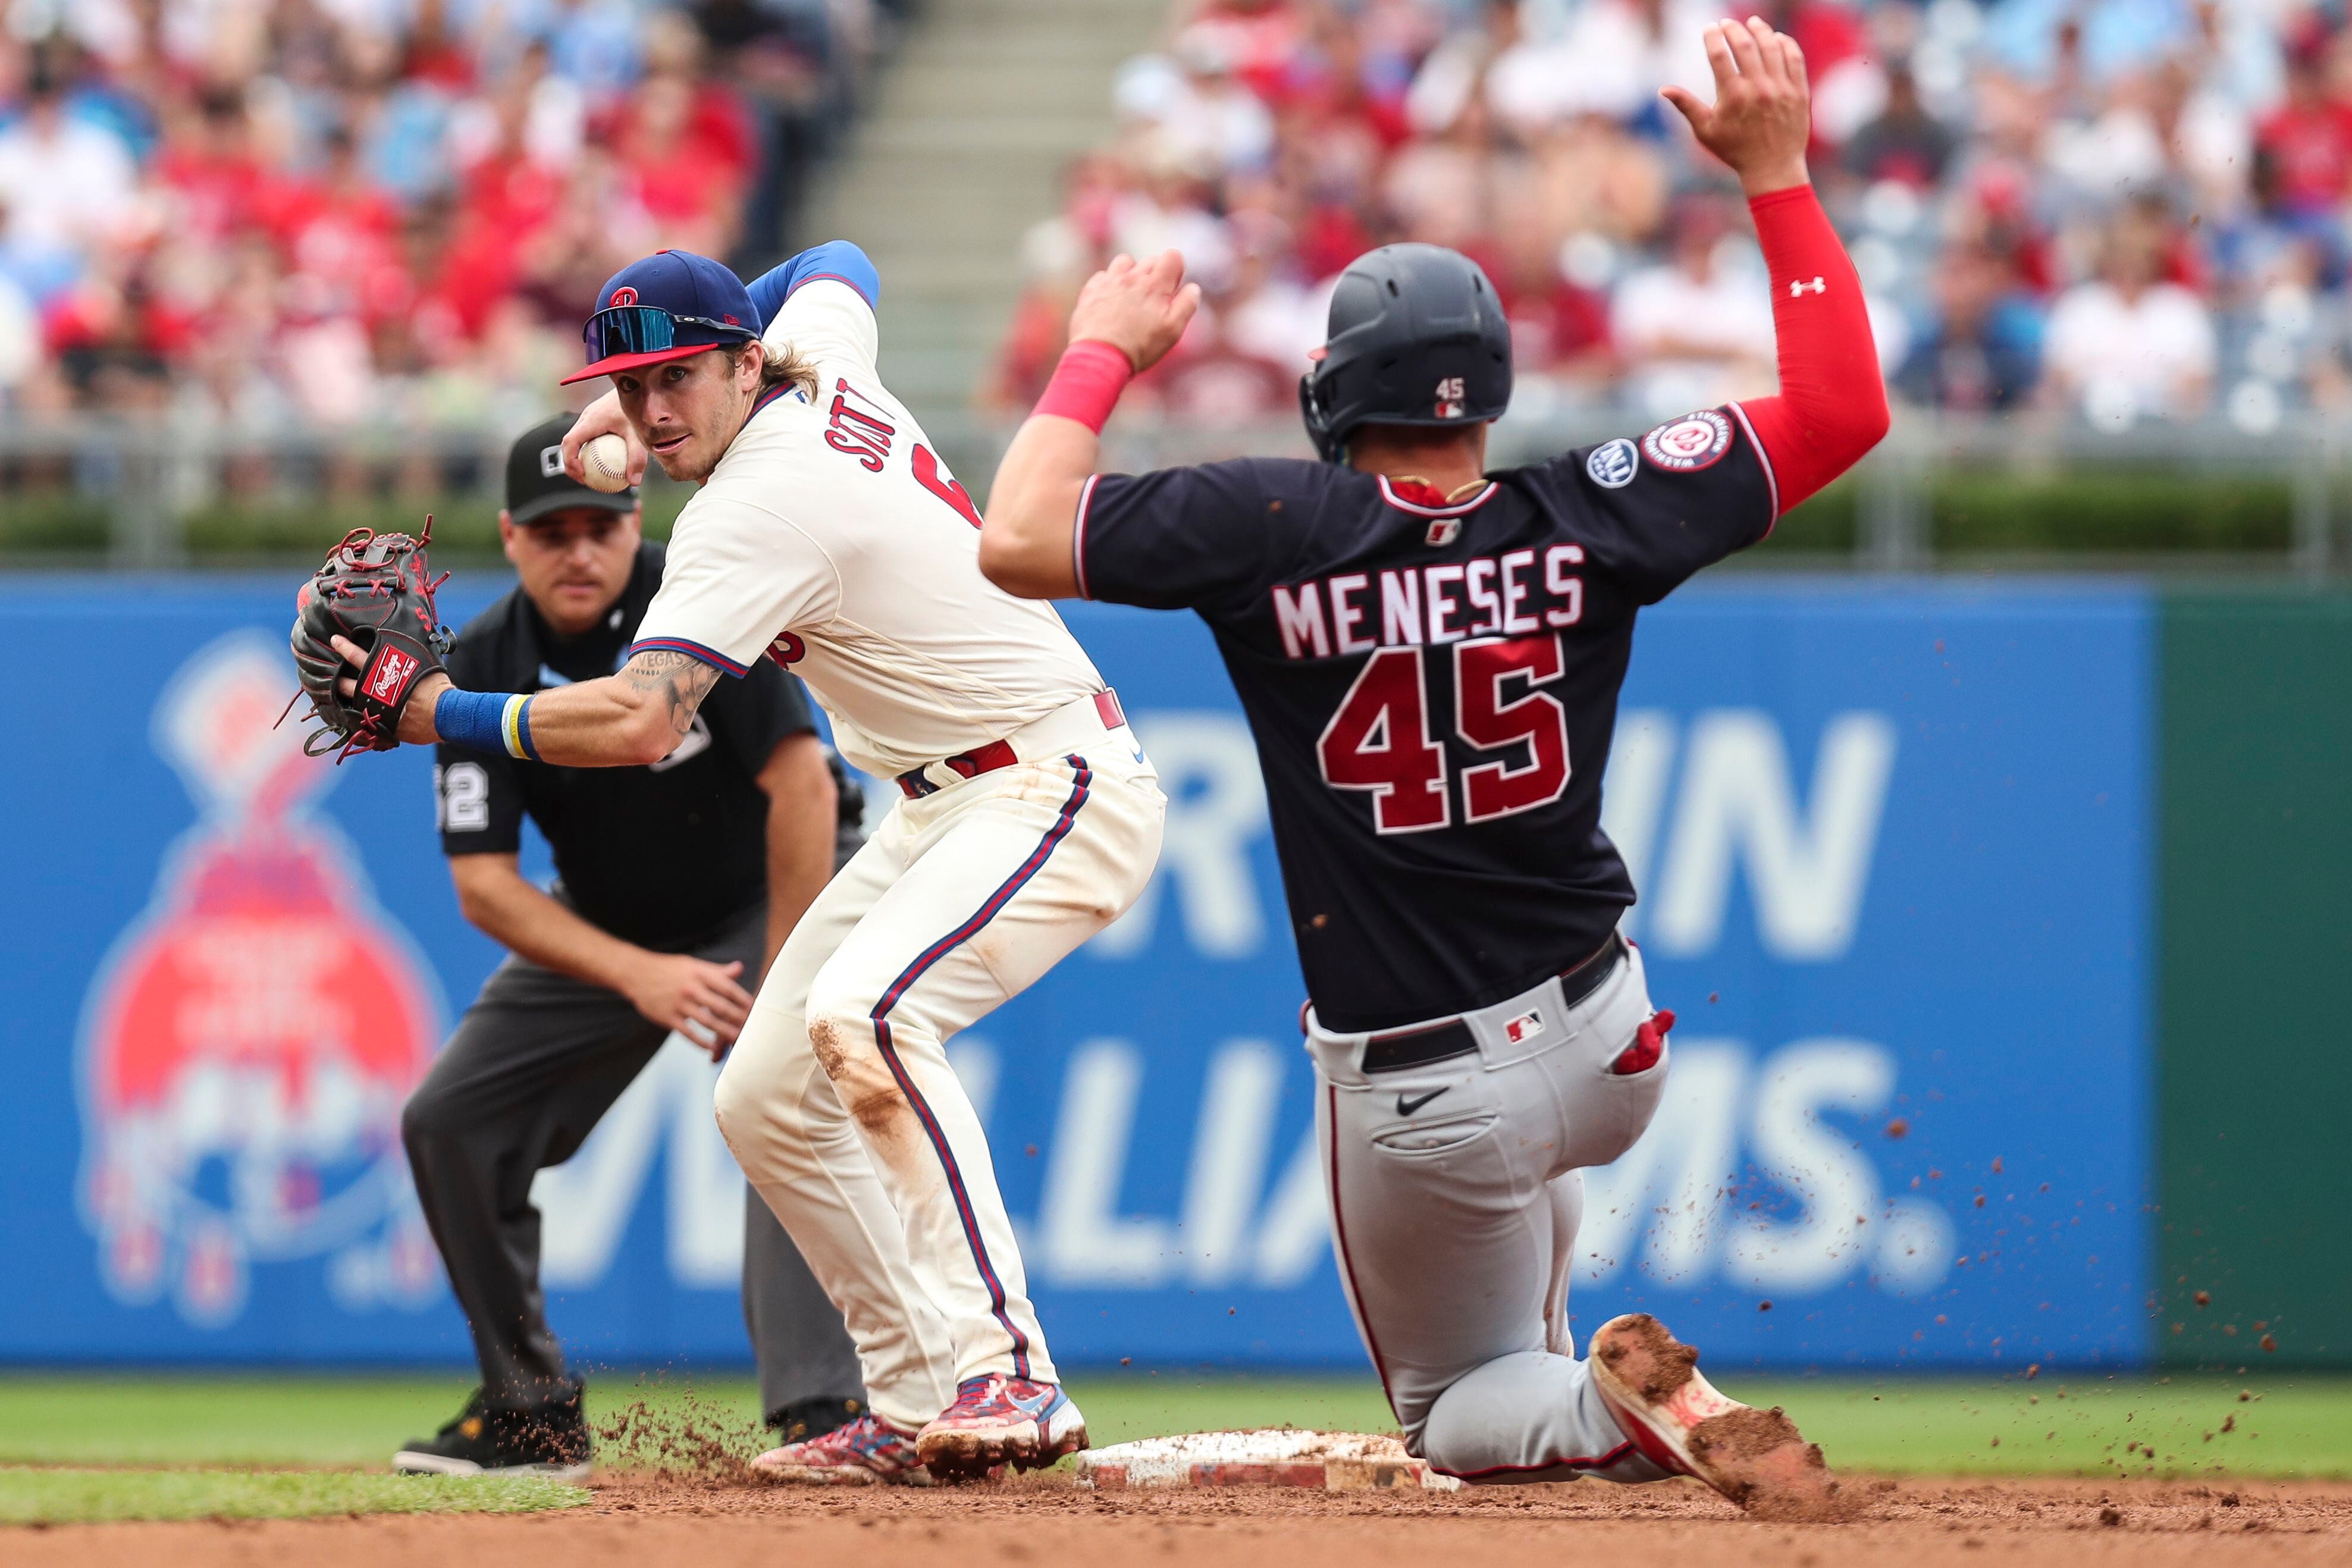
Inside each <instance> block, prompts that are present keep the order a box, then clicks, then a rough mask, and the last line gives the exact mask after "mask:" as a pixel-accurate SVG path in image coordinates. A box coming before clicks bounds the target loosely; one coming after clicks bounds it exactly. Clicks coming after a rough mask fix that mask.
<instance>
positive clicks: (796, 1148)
mask: <svg viewBox="0 0 2352 1568" xmlns="http://www.w3.org/2000/svg"><path fill="white" fill-rule="evenodd" d="M1167 806H1168V802H1167V800H1166V798H1165V797H1164V796H1163V795H1161V794H1160V788H1159V782H1158V779H1157V777H1156V776H1155V775H1154V773H1152V770H1151V768H1150V764H1149V763H1145V762H1143V761H1142V760H1141V756H1140V752H1139V750H1138V748H1137V747H1136V744H1135V742H1134V738H1133V736H1132V735H1131V733H1130V732H1129V731H1128V730H1126V729H1125V728H1124V727H1121V728H1119V729H1117V730H1112V731H1103V732H1098V733H1097V738H1095V739H1093V740H1090V741H1089V742H1088V743H1087V749H1086V750H1085V751H1084V752H1080V753H1077V754H1075V755H1071V756H1068V757H1062V758H1056V759H1055V760H1052V761H1046V762H1034V763H1016V764H1014V765H1013V766H1011V767H1006V768H1001V769H998V770H996V771H995V772H993V773H982V774H981V775H980V776H978V777H977V778H972V779H966V780H963V781H961V782H959V783H956V784H950V785H949V786H948V787H946V788H944V789H941V790H940V791H939V792H938V793H937V794H934V795H926V796H924V797H922V798H920V799H915V800H906V799H902V800H900V801H898V803H897V804H896V805H894V806H893V807H892V809H891V811H890V814H889V816H887V817H886V818H885V819H884V820H883V822H882V824H881V826H880V827H879V828H878V829H877V831H876V833H875V835H874V837H872V838H871V839H869V840H868V841H867V843H866V847H865V848H864V849H863V850H861V851H859V852H858V854H857V855H856V856H855V857H854V858H852V859H851V860H850V862H849V864H848V865H846V866H845V867H843V868H842V869H841V872H840V874H839V875H837V876H836V877H835V878H834V879H833V881H832V882H831V883H830V884H829V885H828V886H827V887H826V888H825V889H824V892H823V893H822V894H820V895H819V896H818V898H817V900H816V902H815V903H814V904H813V905H811V906H810V908H809V910H808V912H807V913H806V914H805V915H803V916H802V917H801V922H800V924H799V925H798V926H797V927H795V928H794V930H793V934H792V936H791V938H790V939H789V940H788V941H787V942H785V943H784V947H783V951H782V952H781V953H779V954H778V955H777V957H776V963H775V966H774V968H773V969H772V971H771V973H769V976H768V979H767V983H766V984H763V985H761V987H760V991H759V996H758V1000H757V1002H756V1004H755V1005H754V1006H753V1007H752V1010H751V1020H750V1022H749V1023H748V1024H747V1025H746V1026H745V1027H744V1030H743V1033H742V1036H741V1037H740V1039H739V1040H738V1041H737V1042H736V1045H735V1048H734V1050H733V1051H732V1052H731V1053H730V1056H729V1058H728V1060H727V1065H726V1068H725V1070H724V1071H723V1072H721V1073H720V1074H719V1090H718V1114H719V1131H721V1132H722V1133H724V1134H725V1135H726V1139H727V1142H728V1145H729V1146H730V1148H732V1149H733V1150H734V1152H735V1157H736V1159H737V1160H738V1161H739V1162H740V1163H741V1164H742V1166H743V1170H744V1173H745V1174H747V1175H748V1176H750V1177H751V1182H752V1184H753V1185H755V1186H757V1187H758V1188H759V1190H760V1193H761V1196H763V1197H765V1198H766V1199H767V1202H768V1206H769V1207H771V1208H772V1209H773V1210H774V1211H775V1213H776V1217H777V1218H778V1219H779V1220H781V1221H782V1223H783V1226H784V1228H785V1229H786V1230H787V1231H789V1232H791V1233H792V1237H793V1241H794V1243H796V1244H797V1245H798V1246H799V1247H800V1250H801V1254H802V1256H803V1257H804V1258H807V1259H808V1263H809V1267H810V1268H811V1269H812V1270H813V1271H814V1273H815V1275H816V1277H817V1279H818V1280H819V1281H820V1282H821V1283H822V1284H823V1285H824V1289H825V1293H826V1294H827V1295H828V1296H830V1297H831V1298H832V1299H833V1301H834V1304H835V1306H837V1307H839V1308H840V1309H841V1312H842V1316H843V1318H844V1320H845V1321H846V1322H847V1323H848V1325H849V1331H850V1335H851V1337H852V1338H854V1339H855V1340H856V1342H857V1353H858V1360H859V1362H860V1363H861V1366H862V1368H863V1371H864V1373H865V1376H866V1394H867V1397H868V1398H869V1400H870V1401H871V1402H872V1405H873V1407H874V1410H875V1412H876V1414H877V1415H880V1416H882V1417H883V1419H885V1420H887V1421H889V1422H891V1423H892V1424H894V1425H896V1426H901V1427H907V1428H910V1429H911V1428H916V1427H919V1426H922V1425H923V1424H924V1423H926V1422H928V1421H929V1420H930V1419H931V1418H932V1417H933V1416H935V1415H938V1414H939V1413H940V1411H942V1410H944V1409H945V1408H947V1406H948V1405H950V1404H951V1403H952V1402H953V1401H954V1398H955V1386H956V1384H958V1383H959V1382H961V1381H962V1380H963V1379H965V1378H969V1377H976V1376H980V1375H982V1374H984V1373H1004V1374H1007V1375H1011V1376H1020V1377H1031V1378H1036V1379H1038V1380H1040V1381H1044V1382H1054V1381H1056V1379H1055V1372H1054V1363H1053V1359H1052V1357H1051V1356H1050V1355H1048V1354H1047V1352H1046V1349H1045V1335H1044V1333H1043V1332H1042V1331H1041V1330H1040V1329H1039V1327H1038V1324H1037V1314H1036V1311H1035V1310H1034V1308H1033V1307H1032V1306H1031V1305H1030V1302H1029V1293H1028V1285H1027V1280H1026V1277H1025V1275H1024V1271H1023V1269H1022V1266H1021V1256H1020V1253H1019V1251H1018V1250H1017V1248H1016V1247H1015V1246H1014V1244H1013V1227H1012V1225H1011V1223H1010V1221H1009V1220H1008V1219H1007V1218H1006V1216H1005V1212H1004V1200H1003V1196H1002V1195H1000V1194H999V1193H998V1192H997V1187H996V1173H995V1168H994V1166H993V1164H992V1163H991V1161H990V1159H989V1152H988V1140H987V1137H986V1135H985V1133H984V1132H983V1131H982V1128H981V1125H980V1120H979V1118H978V1117H977V1116H975V1115H974V1114H973V1112H972V1108H971V1100H969V1099H967V1098H966V1096H965V1094H964V1091H963V1089H962V1087H961V1085H960V1084H959V1083H958V1082H957V1081H956V1076H955V1074H954V1072H953V1071H952V1070H951V1069H950V1068H949V1066H948V1059H947V1057H946V1055H945V1053H944V1051H943V1049H942V1047H943V1045H944V1042H945V1041H946V1040H947V1039H948V1037H950V1036H951V1035H953V1034H954V1033H955V1032H956V1031H957V1030H959V1029H961V1028H964V1027H966V1026H969V1025H971V1024H972V1023H974V1022H976V1021H977V1020H979V1019H981V1018H982V1017H984V1016H987V1015H988V1014H989V1013H990V1012H991V1011H992V1009H994V1008H995V1007H996V1006H997V1005H999V1004H1000V1003H1003V1001H1004V1000H1005V999H1007V998H1008V997H1011V996H1014V995H1017V994H1020V993H1021V992H1022V991H1023V990H1024V989H1026V988H1027V987H1028V986H1029V985H1030V984H1033V983H1034V982H1035V981H1036V980H1037V979H1038V978H1039V977H1040V976H1042V975H1043V974H1044V973H1045V972H1046V971H1047V970H1049V969H1051V968H1053V967H1054V965H1055V963H1059V962H1060V961H1061V960H1062V959H1063V958H1064V957H1065V956H1066V955H1067V954H1068V953H1069V952H1072V951H1073V950H1074V949H1076V947H1077V946H1078V945H1079V944H1080V943H1082V942H1085V941H1086V940H1087V938H1088V937H1091V936H1092V935H1094V934H1095V932H1097V931H1100V930H1102V928H1103V927H1105V926H1107V925H1108V924H1109V923H1110V922H1111V921H1114V920H1116V919H1118V917H1119V916H1120V915H1121V914H1122V913H1124V912H1125V911H1126V910H1127V908H1128V906H1129V904H1131V903H1133V902H1134V901H1135V900H1136V898H1137V896H1138V895H1139V894H1140V893H1141V892H1142V890H1143V887H1144V883H1145V882H1146V881H1147V880H1148V879H1150V875H1151V868H1152V866H1153V864H1154V863H1155V862H1156V861H1157V860H1158V859H1159V858H1160V829H1161V826H1162V824H1163V821H1164V819H1165V816H1166V813H1167Z"/></svg>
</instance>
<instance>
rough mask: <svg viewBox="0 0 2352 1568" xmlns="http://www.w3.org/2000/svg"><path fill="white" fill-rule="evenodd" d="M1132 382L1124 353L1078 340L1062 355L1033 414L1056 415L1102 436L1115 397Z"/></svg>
mask: <svg viewBox="0 0 2352 1568" xmlns="http://www.w3.org/2000/svg"><path fill="white" fill-rule="evenodd" d="M1134 379H1135V367H1134V366H1133V365H1131V364H1129V363H1127V355H1126V353H1124V352H1123V351H1121V350H1119V349H1116V348H1113V347H1112V346H1111V345H1110V344H1108V343H1107V342H1102V341H1100V340H1099V339H1096V338H1080V339H1079V340H1078V341H1077V342H1074V343H1072V344H1071V345H1070V346H1069V347H1068V348H1066V349H1064V350H1063V351H1062V363H1059V364H1057V365H1055V367H1054V379H1053V380H1051V381H1049V382H1047V383H1046V384H1045V394H1044V395H1042V396H1040V397H1039V398H1038V399H1037V406H1036V407H1035V408H1034V409H1033V410H1031V413H1032V414H1033V415H1036V414H1058V415H1060V416H1062V417H1063V418H1065V419H1075V420H1076V421H1077V422H1078V423H1079V424H1081V425H1083V426H1086V427H1087V429H1089V430H1091V431H1093V432H1094V433H1095V434H1096V435H1097V436H1099V435H1101V434H1102V427H1103V426H1104V424H1105V423H1106V422H1107V421H1108V419H1109V418H1110V411H1111V410H1112V409H1114V408H1116V407H1118V395H1119V394H1120V393H1122V392H1125V391H1126V390H1127V384H1128V383H1129V382H1130V381H1132V380H1134Z"/></svg>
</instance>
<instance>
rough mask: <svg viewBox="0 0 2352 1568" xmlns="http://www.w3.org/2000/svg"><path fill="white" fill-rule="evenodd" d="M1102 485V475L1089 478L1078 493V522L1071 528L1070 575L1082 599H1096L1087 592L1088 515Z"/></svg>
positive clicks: (1090, 475) (1091, 475)
mask: <svg viewBox="0 0 2352 1568" xmlns="http://www.w3.org/2000/svg"><path fill="white" fill-rule="evenodd" d="M1100 483H1102V476H1101V475H1100V474H1088V475H1087V487H1086V489H1082V490H1080V491H1079V492H1078V517H1077V521H1076V522H1075V523H1073V524H1072V525H1071V527H1070V575H1071V576H1073V577H1075V578H1076V579H1077V583H1078V597H1079V598H1081V599H1091V598H1093V597H1094V595H1092V594H1089V593H1087V511H1088V510H1091V509H1092V508H1093V506H1094V504H1095V487H1096V486H1097V485H1098V484H1100Z"/></svg>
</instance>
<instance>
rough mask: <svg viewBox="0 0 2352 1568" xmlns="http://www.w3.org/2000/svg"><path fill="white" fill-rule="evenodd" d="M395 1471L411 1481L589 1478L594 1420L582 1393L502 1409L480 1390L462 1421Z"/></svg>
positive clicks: (401, 1457) (407, 1455) (409, 1452)
mask: <svg viewBox="0 0 2352 1568" xmlns="http://www.w3.org/2000/svg"><path fill="white" fill-rule="evenodd" d="M392 1468H394V1470H396V1471H398V1472H400V1473H401V1474H403V1475H411V1476H548V1477H551V1478H552V1479H556V1480H559V1481H584V1480H586V1479H588V1470H589V1464H588V1420H587V1417H586V1416H585V1415H583V1414H582V1412H581V1409H580V1391H579V1390H578V1389H577V1388H575V1389H573V1390H572V1394H571V1397H569V1398H567V1399H562V1400H557V1401H554V1402H552V1403H550V1404H546V1405H533V1406H532V1407H531V1408H530V1409H528V1410H497V1409H493V1408H491V1407H490V1406H489V1405H488V1404H487V1403H485V1402H484V1400H483V1398H482V1391H481V1390H480V1389H476V1390H474V1392H473V1393H472V1394H470V1395H468V1396H467V1400H466V1408H464V1409H463V1410H460V1411H459V1412H457V1417H456V1419H454V1420H452V1421H451V1422H450V1423H449V1424H448V1425H447V1426H444V1427H442V1428H441V1430H440V1431H439V1432H437V1433H436V1434H434V1436H431V1437H429V1438H418V1439H417V1440H416V1441H415V1442H413V1443H411V1444H409V1445H408V1447H405V1448H403V1449H402V1450H401V1451H400V1452H399V1453H397V1454H394V1456H393V1457H392Z"/></svg>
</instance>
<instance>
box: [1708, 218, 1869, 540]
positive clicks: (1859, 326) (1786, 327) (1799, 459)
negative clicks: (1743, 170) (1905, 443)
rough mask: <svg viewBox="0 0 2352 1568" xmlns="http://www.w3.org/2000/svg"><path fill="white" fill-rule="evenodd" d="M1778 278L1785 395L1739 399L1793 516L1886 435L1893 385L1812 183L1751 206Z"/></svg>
mask: <svg viewBox="0 0 2352 1568" xmlns="http://www.w3.org/2000/svg"><path fill="white" fill-rule="evenodd" d="M1748 211H1749V212H1751V213H1753V214H1754V215H1755V216H1756V239H1757V243H1758V244H1759V245H1760V246H1762V247H1763V249H1764V265H1765V266H1766V267H1767V268H1769V270H1770V272H1771V274H1772V327H1773V332H1774V336H1775V337H1776V338H1777V340H1778V342H1779V344H1780V395H1779V396H1778V397H1759V398H1755V399H1753V400H1751V401H1749V402H1747V403H1743V404H1741V405H1739V407H1740V410H1741V412H1743V413H1745V414H1746V415H1747V416H1748V424H1749V425H1750V426H1752V427H1753V428H1754V429H1755V432H1756V440H1757V444H1758V445H1759V446H1760V447H1763V449H1764V457H1765V461H1766V463H1767V465H1768V466H1769V468H1770V469H1771V472H1772V481H1773V486H1774V489H1775V491H1776V500H1777V504H1778V505H1779V508H1780V510H1781V511H1783V512H1785V511H1787V510H1790V508H1791V507H1794V506H1795V505H1796V504H1797V503H1798V502H1799V501H1801V500H1804V499H1805V498H1807V497H1808V496H1811V495H1812V494H1813V493H1814V492H1815V491H1817V490H1819V489H1821V488H1822V486H1823V485H1826V484H1828V483H1829V482H1830V481H1831V480H1832V479H1836V478H1837V477H1838V476H1839V475H1840V474H1842V473H1843V472H1845V471H1846V470H1847V469H1848V468H1852V467H1853V465H1854V464H1855V463H1856V462H1858V461H1859V460H1860V459H1861V458H1862V455H1863V454H1864V453H1865V452H1867V451H1869V450H1870V449H1871V448H1872V447H1875V446H1876V445H1878V442H1879V439H1880V437H1884V436H1885V434H1886V423H1887V413H1886V384H1885V380H1884V379H1883V378H1882V377H1881V376H1880V375H1879V374H1878V348H1877V345H1876V344H1875V343H1874V342H1872V341H1871V337H1870V311H1869V309H1868V308H1867V307H1866V306H1865V305H1864V302H1863V296H1862V279H1861V278H1860V277H1858V276H1857V275H1856V274H1855V272H1854V269H1853V261H1852V260H1851V259H1849V258H1847V256H1846V253H1845V247H1844V246H1843V245H1840V244H1839V243H1838V237H1837V231H1836V230H1835V229H1833V228H1832V227H1831V226H1830V220H1829V215H1828V214H1827V213H1824V212H1823V211H1822V204H1821V201H1820V199H1819V198H1818V197H1816V196H1815V195H1813V188H1812V186H1811V185H1796V186H1792V187H1791V188H1790V189H1788V190H1785V191H1770V192H1767V193H1766V194H1765V195H1760V196H1758V197H1757V198H1756V199H1755V200H1754V201H1751V202H1749V203H1748Z"/></svg>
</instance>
